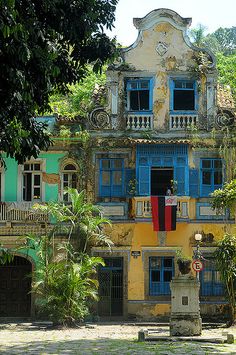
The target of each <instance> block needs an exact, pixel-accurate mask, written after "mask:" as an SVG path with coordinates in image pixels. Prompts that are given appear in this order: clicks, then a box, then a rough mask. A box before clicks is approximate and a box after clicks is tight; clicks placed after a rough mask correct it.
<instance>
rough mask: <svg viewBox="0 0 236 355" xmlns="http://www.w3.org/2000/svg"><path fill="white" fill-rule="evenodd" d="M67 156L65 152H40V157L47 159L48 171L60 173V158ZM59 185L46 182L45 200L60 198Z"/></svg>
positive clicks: (48, 172)
mask: <svg viewBox="0 0 236 355" xmlns="http://www.w3.org/2000/svg"><path fill="white" fill-rule="evenodd" d="M64 156H65V153H55V154H54V153H53V154H40V155H39V158H45V159H46V173H47V174H58V173H59V167H60V160H61V159H62V158H63V157H64ZM58 192H59V186H58V185H57V184H53V185H52V184H45V200H46V201H52V200H57V199H58Z"/></svg>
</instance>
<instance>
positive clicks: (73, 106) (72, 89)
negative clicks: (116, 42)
mask: <svg viewBox="0 0 236 355" xmlns="http://www.w3.org/2000/svg"><path fill="white" fill-rule="evenodd" d="M105 83H106V75H105V73H104V70H103V72H102V73H94V71H93V70H92V68H91V67H90V68H89V69H88V73H87V76H86V78H84V80H83V82H82V83H81V82H77V83H76V84H72V85H69V86H68V88H69V92H68V93H67V94H66V95H62V94H58V93H55V94H53V95H52V96H51V97H50V106H51V108H52V109H53V110H55V111H56V112H57V114H58V115H59V116H64V117H75V116H80V117H83V118H86V117H87V115H88V112H91V110H92V108H93V106H95V104H97V102H96V101H97V100H95V99H96V98H95V97H94V95H93V93H94V91H95V90H96V87H97V91H98V94H99V91H102V92H103V90H101V89H104V88H105ZM104 96H105V95H104ZM102 99H104V98H103V97H101V100H100V101H101V102H99V105H102Z"/></svg>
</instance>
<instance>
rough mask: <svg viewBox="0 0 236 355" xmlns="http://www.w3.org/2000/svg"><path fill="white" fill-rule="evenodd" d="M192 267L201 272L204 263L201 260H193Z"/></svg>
mask: <svg viewBox="0 0 236 355" xmlns="http://www.w3.org/2000/svg"><path fill="white" fill-rule="evenodd" d="M192 268H193V270H194V271H196V272H200V271H202V269H203V264H202V262H201V261H200V260H194V261H193V262H192Z"/></svg>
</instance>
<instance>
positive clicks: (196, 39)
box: [189, 24, 206, 47]
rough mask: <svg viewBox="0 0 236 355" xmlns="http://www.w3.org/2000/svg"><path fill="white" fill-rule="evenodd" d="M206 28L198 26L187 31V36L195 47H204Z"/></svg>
mask: <svg viewBox="0 0 236 355" xmlns="http://www.w3.org/2000/svg"><path fill="white" fill-rule="evenodd" d="M205 32H206V27H205V26H203V25H202V24H199V25H198V26H197V27H196V28H193V29H191V30H190V31H189V36H190V39H191V41H192V42H193V43H194V45H195V46H197V47H203V46H204V39H205Z"/></svg>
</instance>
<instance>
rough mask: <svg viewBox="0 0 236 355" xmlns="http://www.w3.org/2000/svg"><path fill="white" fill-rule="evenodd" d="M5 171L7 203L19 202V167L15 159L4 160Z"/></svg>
mask: <svg viewBox="0 0 236 355" xmlns="http://www.w3.org/2000/svg"><path fill="white" fill-rule="evenodd" d="M4 160H5V163H6V167H7V169H6V170H5V201H17V175H18V165H17V163H16V161H15V160H14V159H11V158H4Z"/></svg>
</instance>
